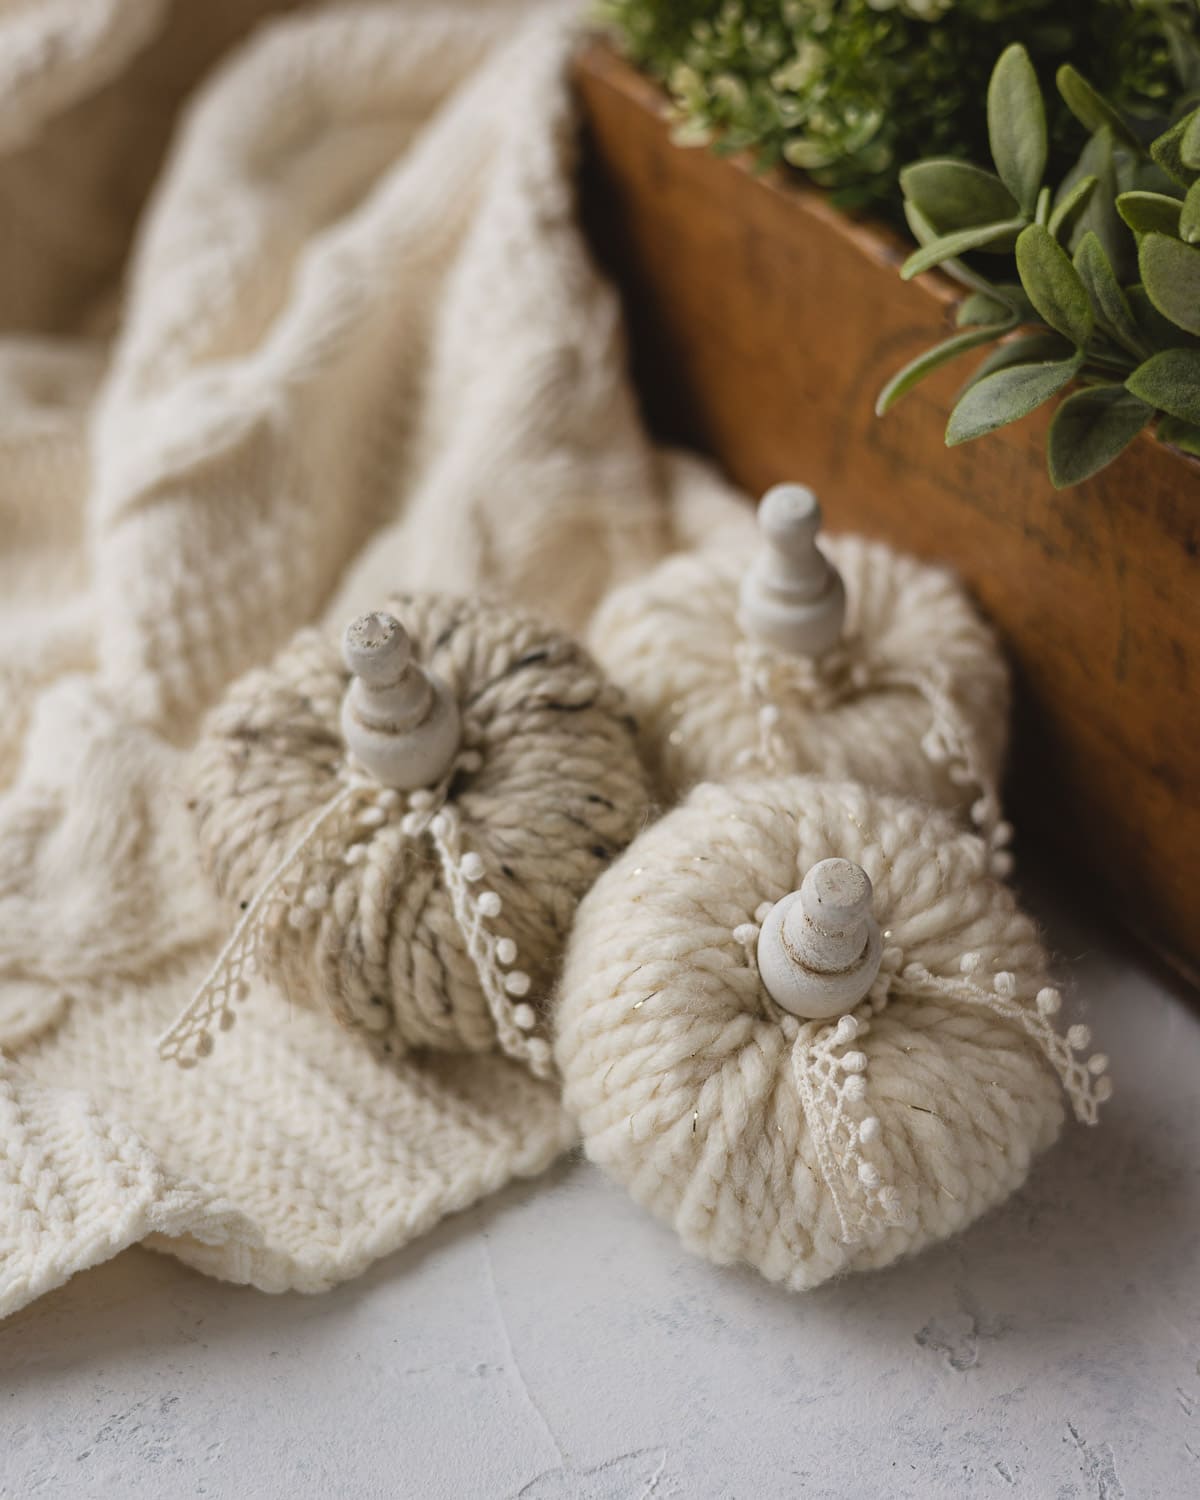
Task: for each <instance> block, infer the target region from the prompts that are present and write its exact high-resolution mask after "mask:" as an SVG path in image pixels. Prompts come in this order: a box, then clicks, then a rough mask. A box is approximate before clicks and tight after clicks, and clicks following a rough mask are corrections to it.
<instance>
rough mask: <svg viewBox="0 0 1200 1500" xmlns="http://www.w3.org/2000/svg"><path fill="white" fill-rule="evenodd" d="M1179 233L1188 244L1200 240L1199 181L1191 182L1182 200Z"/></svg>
mask: <svg viewBox="0 0 1200 1500" xmlns="http://www.w3.org/2000/svg"><path fill="white" fill-rule="evenodd" d="M1179 233H1180V235H1181V236H1182V238H1183V239H1184V240H1186V241H1187V243H1188V244H1189V245H1194V244H1195V243H1196V241H1197V240H1200V181H1197V182H1193V183H1192V185H1191V187H1190V188H1188V191H1187V197H1186V198H1185V199H1184V200H1183V209H1182V210H1181V212H1180V215H1179Z"/></svg>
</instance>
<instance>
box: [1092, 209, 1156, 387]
mask: <svg viewBox="0 0 1200 1500" xmlns="http://www.w3.org/2000/svg"><path fill="white" fill-rule="evenodd" d="M1075 270H1076V271H1077V272H1078V274H1079V279H1080V281H1082V282H1083V284H1084V287H1085V288H1086V289H1087V294H1088V296H1089V297H1090V298H1091V300H1092V307H1093V308H1094V309H1095V311H1096V316H1097V317H1098V318H1099V320H1100V322H1101V323H1102V324H1103V326H1104V327H1105V328H1106V329H1107V330H1108V331H1109V332H1110V333H1111V334H1112V335H1113V337H1114V338H1115V339H1116V340H1117V342H1118V343H1119V344H1121V345H1122V346H1123V347H1124V348H1126V349H1128V350H1129V352H1130V353H1131V354H1133V355H1136V356H1137V357H1138V358H1139V359H1140V358H1141V357H1142V355H1143V354H1144V352H1145V346H1144V342H1143V339H1142V336H1141V332H1140V330H1139V329H1138V326H1137V323H1136V322H1135V321H1134V316H1133V312H1132V310H1131V308H1130V306H1129V299H1128V297H1126V295H1125V293H1124V292H1123V291H1122V290H1121V284H1120V282H1119V281H1118V280H1117V277H1116V273H1115V272H1114V271H1113V268H1112V262H1111V261H1110V260H1109V258H1108V256H1107V255H1105V253H1104V246H1103V245H1102V244H1101V243H1100V240H1099V238H1098V237H1097V236H1096V235H1095V234H1092V233H1091V232H1090V231H1089V233H1087V234H1085V235H1084V237H1083V238H1082V239H1081V240H1080V242H1079V245H1078V248H1077V249H1076V251H1075Z"/></svg>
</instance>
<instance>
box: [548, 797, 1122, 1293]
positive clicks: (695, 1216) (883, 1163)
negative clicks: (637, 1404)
mask: <svg viewBox="0 0 1200 1500" xmlns="http://www.w3.org/2000/svg"><path fill="white" fill-rule="evenodd" d="M986 852H987V851H986V846H985V845H984V843H983V841H982V840H981V839H979V838H978V837H976V836H975V835H972V834H968V833H965V832H962V831H961V830H960V829H959V828H958V827H956V825H955V823H954V822H953V820H952V819H951V818H950V817H949V816H948V815H947V814H945V813H941V812H935V811H931V810H930V809H928V808H926V807H922V806H921V805H919V804H917V803H913V802H908V801H904V800H900V799H897V798H893V797H888V796H884V795H881V794H879V793H874V792H870V791H867V790H865V789H864V788H862V787H859V786H856V785H853V784H850V783H836V782H826V781H818V780H815V779H809V778H801V777H792V778H784V779H781V780H765V781H761V782H742V783H735V784H731V785H728V786H713V785H704V786H701V787H698V788H697V789H696V790H695V791H694V792H693V793H692V795H691V796H690V797H689V799H688V800H687V801H686V802H685V803H684V804H682V806H680V807H679V808H677V809H676V810H675V811H674V812H672V813H669V814H668V815H667V816H666V817H665V818H664V819H662V820H661V821H660V822H659V823H657V824H656V825H655V826H654V827H653V828H651V829H649V830H648V831H647V832H645V833H644V834H642V835H641V837H640V838H639V839H638V840H637V842H636V843H635V844H634V845H633V846H632V848H631V849H630V850H629V851H628V852H627V853H626V854H625V855H624V856H623V858H622V859H621V860H619V861H618V862H617V863H616V864H615V865H614V866H613V867H612V868H611V869H610V870H609V871H608V873H607V874H606V875H604V876H603V877H602V878H601V879H600V880H599V881H598V882H597V884H596V885H595V886H594V887H593V888H592V891H591V892H590V894H589V895H588V896H587V897H586V898H585V899H584V901H583V902H582V904H581V906H580V909H579V914H578V918H577V921H576V925H575V930H574V933H573V936H572V938H571V942H570V945H569V949H568V954H567V958H566V961H565V965H564V972H563V982H562V1000H561V1005H560V1009H559V1012H558V1019H557V1024H558V1040H557V1046H556V1056H557V1059H558V1062H559V1066H560V1069H561V1071H562V1074H563V1079H564V1085H565V1098H566V1102H567V1105H568V1107H569V1109H570V1110H571V1112H572V1113H573V1114H574V1115H575V1116H576V1117H577V1119H578V1120H579V1123H580V1126H581V1129H582V1132H583V1137H584V1142H585V1146H586V1149H587V1153H588V1155H589V1156H590V1157H591V1159H592V1160H593V1161H596V1162H598V1163H599V1164H600V1165H601V1166H602V1167H604V1168H605V1170H606V1171H608V1172H609V1173H611V1175H612V1176H614V1177H615V1178H616V1179H617V1180H618V1181H620V1182H622V1183H624V1184H625V1185H626V1186H627V1187H628V1189H629V1191H630V1192H631V1193H632V1195H633V1196H634V1198H635V1199H636V1200H637V1201H638V1202H639V1203H642V1204H644V1205H645V1206H646V1207H647V1208H650V1209H651V1210H653V1212H654V1213H656V1214H657V1215H658V1216H659V1217H661V1218H663V1219H665V1220H666V1221H667V1222H668V1223H670V1224H671V1225H673V1226H674V1228H675V1229H676V1230H677V1231H678V1233H679V1234H680V1236H681V1237H682V1239H683V1241H684V1243H685V1244H686V1245H687V1246H688V1247H689V1248H691V1249H692V1250H694V1251H696V1252H697V1253H699V1254H701V1255H704V1256H707V1257H708V1258H709V1259H711V1260H714V1261H716V1262H718V1263H719V1264H727V1263H731V1262H738V1261H744V1262H748V1263H749V1264H750V1265H752V1266H754V1267H756V1268H757V1269H758V1270H759V1271H761V1272H762V1273H763V1275H764V1276H767V1277H768V1278H770V1279H771V1280H773V1281H781V1282H784V1283H785V1284H786V1285H788V1286H789V1287H792V1288H794V1289H797V1290H800V1289H804V1288H808V1287H812V1286H816V1285H817V1284H818V1283H820V1282H822V1281H824V1280H826V1279H827V1278H828V1277H830V1276H834V1275H836V1274H838V1273H839V1272H842V1271H847V1270H855V1269H862V1268H865V1267H875V1266H883V1265H886V1264H887V1263H888V1262H890V1261H893V1260H895V1259H897V1258H898V1257H899V1256H902V1255H905V1254H907V1253H909V1252H912V1251H914V1250H917V1249H920V1248H921V1246H923V1245H927V1244H929V1243H930V1242H931V1241H934V1240H938V1239H941V1238H943V1237H944V1236H946V1235H949V1234H952V1233H954V1232H955V1231H956V1230H959V1229H961V1228H963V1227H964V1226H965V1225H967V1224H969V1223H970V1222H971V1221H972V1220H973V1219H975V1218H977V1217H978V1216H979V1215H980V1214H981V1213H983V1212H984V1211H985V1210H986V1209H988V1208H989V1207H991V1206H992V1205H994V1204H996V1203H999V1202H1000V1201H1001V1200H1002V1199H1003V1198H1004V1197H1006V1196H1007V1195H1008V1194H1009V1193H1011V1192H1012V1191H1013V1190H1014V1189H1015V1188H1016V1187H1018V1186H1019V1185H1020V1183H1021V1182H1022V1181H1023V1180H1024V1178H1025V1175H1026V1173H1027V1171H1028V1170H1029V1165H1030V1162H1031V1161H1032V1159H1033V1157H1034V1156H1035V1155H1036V1154H1037V1153H1038V1152H1039V1151H1042V1150H1044V1149H1045V1148H1046V1147H1047V1146H1048V1145H1050V1143H1051V1142H1052V1141H1053V1140H1054V1138H1055V1136H1056V1135H1057V1133H1058V1130H1059V1126H1060V1124H1061V1121H1062V1115H1063V1111H1062V1105H1061V1102H1060V1098H1061V1096H1060V1087H1059V1081H1058V1080H1056V1078H1055V1069H1058V1070H1059V1071H1060V1076H1061V1078H1062V1082H1063V1083H1065V1084H1066V1086H1067V1092H1068V1094H1069V1095H1070V1097H1071V1098H1072V1100H1073V1101H1074V1102H1075V1103H1076V1106H1077V1109H1078V1111H1079V1112H1080V1113H1081V1115H1083V1117H1085V1118H1089V1119H1092V1118H1094V1111H1095V1105H1096V1103H1097V1102H1098V1101H1099V1100H1100V1099H1103V1098H1105V1097H1107V1094H1108V1092H1109V1087H1108V1080H1107V1078H1106V1077H1105V1076H1104V1068H1105V1066H1106V1059H1104V1058H1103V1057H1098V1058H1092V1059H1088V1060H1086V1061H1084V1060H1082V1059H1080V1058H1077V1057H1076V1055H1075V1053H1076V1051H1077V1050H1078V1049H1079V1048H1082V1047H1085V1046H1086V1045H1087V1041H1088V1037H1087V1036H1086V1034H1084V1033H1083V1032H1082V1031H1081V1030H1080V1031H1076V1032H1074V1033H1069V1034H1068V1037H1069V1041H1064V1040H1063V1039H1062V1038H1060V1037H1058V1036H1057V1033H1055V1032H1054V1031H1053V1030H1052V1029H1051V1027H1050V1025H1049V1021H1048V1017H1049V1016H1050V1015H1052V1014H1053V1013H1054V1011H1055V1010H1056V1009H1057V1006H1058V1000H1059V997H1058V992H1057V991H1055V990H1053V989H1052V988H1050V987H1049V986H1048V985H1047V978H1046V955H1045V954H1044V952H1043V950H1042V948H1041V946H1040V944H1039V942H1038V938H1037V934H1036V932H1035V929H1034V926H1033V923H1032V922H1031V921H1030V920H1029V918H1028V917H1026V916H1025V915H1024V914H1023V913H1022V912H1021V911H1020V910H1019V909H1018V907H1017V905H1016V903H1015V901H1014V899H1013V896H1012V894H1011V892H1010V891H1009V890H1008V888H1007V887H1005V886H1003V885H1001V884H999V883H998V882H997V881H995V880H994V879H993V878H991V877H990V876H989V875H988V874H987V871H986V864H987V859H986ZM832 857H841V858H846V859H851V860H853V861H855V862H856V863H858V864H860V865H862V866H863V868H864V869H865V870H866V872H867V874H868V875H869V876H870V878H871V881H872V882H873V884H874V911H875V915H876V918H877V919H878V922H879V925H880V927H881V928H882V929H883V935H884V939H883V940H884V944H885V948H884V963H883V968H882V969H881V973H880V978H879V979H878V980H877V981H876V984H875V986H874V988H873V989H872V992H871V995H870V996H869V997H868V998H867V1000H866V1001H864V1003H863V1004H862V1005H861V1006H859V1007H858V1008H857V1009H856V1010H855V1011H854V1013H853V1014H852V1015H850V1016H847V1017H843V1018H841V1019H840V1020H836V1021H830V1022H828V1023H824V1022H821V1023H815V1022H804V1021H802V1020H800V1019H798V1018H797V1017H795V1016H792V1015H788V1014H785V1013H783V1012H781V1011H780V1010H779V1009H778V1008H777V1007H776V1006H775V1005H774V1004H773V1003H772V1002H771V1000H770V998H769V996H768V995H767V992H766V991H765V989H764V988H763V986H762V985H761V983H760V980H759V977H758V972H757V968H756V966H755V961H754V951H755V939H756V937H757V933H758V923H759V921H760V920H761V917H762V915H763V912H764V910H765V909H769V906H768V904H773V903H774V902H775V901H777V900H779V899H780V898H781V897H783V896H784V895H786V894H787V893H788V892H789V891H792V890H794V889H796V888H797V887H798V886H799V885H800V882H801V879H802V878H803V875H804V873H805V871H806V870H807V869H809V868H810V867H811V866H812V865H813V864H815V863H817V862H818V861H819V860H822V859H826V858H832Z"/></svg>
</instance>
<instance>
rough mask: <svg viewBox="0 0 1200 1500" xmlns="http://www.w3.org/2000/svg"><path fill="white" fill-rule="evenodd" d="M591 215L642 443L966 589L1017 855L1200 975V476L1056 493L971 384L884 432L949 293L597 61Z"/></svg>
mask: <svg viewBox="0 0 1200 1500" xmlns="http://www.w3.org/2000/svg"><path fill="white" fill-rule="evenodd" d="M576 82H577V88H578V92H579V96H580V99H581V101H582V105H583V110H584V117H585V121H586V140H585V152H584V167H583V177H582V182H583V211H584V218H585V223H586V224H587V226H588V229H589V233H590V235H591V238H592V242H593V245H594V247H595V250H596V253H597V254H598V256H599V258H600V259H601V261H602V262H604V263H605V264H606V266H607V267H608V268H609V269H610V270H611V271H612V272H613V274H614V275H615V276H616V278H617V280H618V281H619V283H620V284H621V286H622V290H623V293H624V295H625V299H626V303H627V310H628V314H629V323H630V330H631V341H632V356H633V363H634V369H635V374H636V377H637V380H638V384H639V389H640V391H641V394H642V399H643V402H644V406H645V410H646V414H647V417H648V420H649V421H650V423H651V425H652V426H653V427H654V428H655V429H656V430H657V431H658V432H659V433H660V434H661V435H663V436H664V437H668V438H672V439H676V440H680V441H685V442H688V443H691V444H693V445H694V446H697V447H699V448H702V449H704V450H706V451H707V452H709V453H711V454H713V455H714V456H715V457H716V458H717V459H719V460H720V462H721V463H722V464H723V465H724V467H725V468H726V469H727V470H728V472H729V473H730V474H731V475H732V476H733V478H734V479H735V480H736V481H737V482H738V483H739V484H741V485H743V486H745V487H746V488H747V489H748V490H749V491H750V492H751V493H755V494H757V493H760V492H761V491H762V490H764V489H765V488H767V487H768V486H769V485H771V484H774V483H776V482H778V481H780V480H784V479H797V480H802V481H803V482H805V483H807V484H811V485H812V486H813V487H814V488H815V489H816V490H817V492H818V494H819V495H820V496H821V499H822V503H823V505H824V507H825V512H826V517H827V521H828V524H829V525H830V527H831V529H835V530H856V531H862V532H865V533H867V534H869V535H872V536H878V537H882V538H884V539H886V540H888V541H890V542H892V543H894V544H896V545H897V546H899V547H902V548H904V549H906V550H908V551H911V552H914V553H917V554H919V555H921V556H925V557H929V558H934V559H939V560H944V561H947V562H950V563H951V564H953V565H954V566H955V567H956V568H957V569H958V570H959V572H960V573H961V574H962V576H963V577H964V578H965V579H966V580H967V582H968V583H969V584H970V586H971V588H972V590H973V591H974V593H975V595H976V597H977V599H978V600H979V601H980V603H981V604H982V606H983V608H984V609H985V611H986V612H987V614H988V615H989V616H990V618H991V619H992V620H993V621H994V622H995V624H996V625H997V627H998V628H999V630H1000V633H1001V635H1002V637H1003V639H1004V641H1005V644H1006V646H1007V648H1008V650H1009V652H1010V654H1011V657H1012V659H1013V662H1014V664H1015V668H1016V672H1017V680H1018V688H1019V710H1018V723H1017V737H1016V749H1015V764H1014V777H1013V800H1014V808H1015V812H1016V815H1017V818H1018V827H1019V832H1020V834H1021V837H1022V842H1023V843H1025V844H1028V842H1029V841H1030V840H1031V839H1041V840H1048V841H1049V842H1050V843H1051V844H1052V845H1053V846H1054V847H1055V848H1056V849H1057V850H1058V851H1059V853H1060V854H1061V856H1062V857H1063V859H1065V860H1067V861H1069V862H1070V866H1071V869H1070V872H1069V873H1070V876H1071V877H1072V878H1077V879H1079V880H1080V881H1088V880H1091V879H1096V880H1098V881H1099V882H1100V883H1101V885H1102V888H1103V890H1104V891H1105V892H1106V893H1107V895H1108V897H1109V899H1110V901H1111V903H1112V907H1113V910H1114V911H1115V912H1117V913H1118V914H1119V915H1121V917H1122V918H1123V919H1124V920H1126V921H1127V922H1128V923H1129V924H1130V925H1131V926H1133V927H1134V928H1135V929H1136V930H1138V931H1140V932H1141V933H1142V934H1143V935H1144V936H1146V937H1147V938H1148V939H1149V940H1150V941H1151V942H1152V943H1153V944H1154V945H1155V946H1156V947H1157V948H1159V950H1160V951H1162V952H1163V953H1164V954H1165V955H1166V956H1167V957H1168V958H1169V959H1170V960H1171V961H1172V962H1173V963H1174V964H1175V965H1176V966H1177V967H1179V968H1181V969H1182V970H1183V971H1184V972H1186V973H1189V974H1191V975H1192V976H1193V977H1194V976H1195V975H1196V974H1197V973H1198V972H1200V692H1198V688H1200V563H1198V557H1200V465H1197V464H1196V463H1195V462H1193V461H1192V460H1190V459H1187V458H1185V457H1184V456H1183V455H1181V454H1178V453H1176V452H1173V451H1171V450H1168V449H1166V448H1163V447H1162V446H1160V445H1159V444H1157V443H1155V442H1154V441H1153V440H1152V439H1151V438H1149V437H1146V436H1143V437H1142V438H1139V439H1138V440H1137V441H1136V442H1135V443H1134V444H1133V445H1132V447H1131V448H1130V449H1129V450H1127V452H1126V453H1125V454H1123V455H1122V457H1121V458H1120V459H1119V460H1118V461H1117V462H1116V463H1115V464H1114V465H1112V466H1111V467H1110V468H1109V469H1107V470H1105V471H1104V472H1103V473H1102V474H1100V475H1098V476H1096V477H1095V478H1094V479H1092V480H1090V481H1088V482H1087V483H1086V484H1083V485H1080V486H1078V487H1077V488H1075V489H1072V490H1067V491H1063V492H1057V491H1055V490H1054V489H1053V487H1052V486H1051V484H1050V481H1049V479H1048V478H1047V476H1046V466H1045V437H1046V427H1047V425H1048V420H1049V414H1048V413H1046V412H1040V413H1037V414H1035V416H1034V417H1032V418H1030V419H1029V420H1027V421H1025V422H1022V423H1020V424H1018V425H1016V426H1014V427H1009V428H1006V429H1004V430H1003V431H1001V432H998V433H996V434H994V435H992V436H991V437H989V438H985V439H983V440H981V441H979V442H976V443H971V444H968V445H966V446H964V447H961V448H957V449H949V450H948V449H947V448H946V447H945V446H944V443H943V433H944V430H945V425H946V419H947V417H948V415H949V410H950V407H951V406H952V405H953V401H954V396H955V392H956V390H957V389H958V387H959V386H960V384H961V382H962V380H963V379H964V378H965V376H966V374H967V372H968V371H969V369H970V368H971V358H970V357H968V359H967V360H966V361H964V362H962V363H960V364H959V365H956V366H953V367H951V368H950V369H947V370H943V371H941V372H940V373H939V374H938V375H937V376H935V377H934V378H932V379H931V380H929V381H928V382H926V383H925V384H924V385H923V386H921V387H919V388H918V389H917V390H916V391H915V392H914V393H913V394H911V395H910V396H909V397H908V398H907V399H906V400H905V401H904V402H902V403H901V404H900V405H899V406H898V407H897V408H895V409H894V411H893V412H891V413H890V414H889V415H888V416H887V417H886V418H883V419H879V418H877V417H876V416H875V415H874V402H875V398H876V395H877V393H878V391H879V389H880V388H881V386H882V385H883V384H884V382H885V381H886V380H887V378H888V377H889V376H890V375H891V374H892V373H893V372H894V371H895V370H896V369H897V368H898V367H899V366H900V365H901V364H903V363H904V362H905V361H906V360H907V359H909V358H910V357H911V356H912V355H913V354H915V353H916V352H918V351H919V350H920V349H922V348H924V347H926V346H928V345H929V344H930V343H932V342H933V341H934V340H935V339H936V338H937V337H938V336H939V335H940V334H941V333H942V331H943V326H944V325H945V326H948V325H949V323H950V309H951V306H952V304H953V302H954V301H955V300H956V292H955V289H954V288H953V286H952V285H951V284H950V283H949V282H948V281H946V280H945V279H944V278H943V277H941V276H940V275H931V276H926V277H922V278H919V279H918V280H917V281H916V282H913V283H910V284H905V283H903V282H901V281H900V279H899V277H898V275H897V268H898V266H899V264H900V262H901V260H902V259H903V257H904V255H905V254H906V253H907V247H906V246H904V245H903V244H902V242H901V241H900V240H899V239H898V238H897V237H895V236H893V235H891V234H890V233H889V232H887V231H884V230H880V229H879V228H878V227H877V226H872V225H865V224H859V223H854V222H852V221H850V220H849V219H847V218H846V217H845V216H844V215H842V214H841V213H840V212H839V211H838V210H836V209H835V208H833V207H832V206H831V205H830V203H829V202H828V200H827V199H826V197H825V196H824V195H823V194H822V193H820V192H819V191H817V190H815V189H811V188H806V187H805V186H803V185H798V184H796V183H795V182H794V181H793V180H784V179H783V178H781V177H779V176H774V175H767V176H761V175H758V176H756V175H755V174H754V173H753V172H751V171H750V170H749V169H748V168H747V167H746V166H745V165H744V164H742V163H739V162H734V161H730V160H728V159H721V158H718V157H716V156H714V155H713V154H712V153H711V152H708V151H704V150H695V149H684V148H680V147H677V146H675V145H673V144H672V143H671V140H670V132H669V127H668V124H667V122H666V120H665V117H664V116H665V109H664V102H663V99H662V96H661V95H660V93H659V92H658V90H657V89H656V88H655V87H654V85H653V84H651V83H649V82H648V81H647V80H645V79H643V78H642V77H640V76H639V75H638V74H637V73H636V72H634V71H633V70H632V69H631V68H629V67H628V66H627V65H626V64H625V63H623V62H622V61H621V60H620V59H618V58H617V57H615V56H614V55H613V54H612V53H611V52H610V51H608V50H607V49H606V48H605V47H604V46H603V45H600V44H592V45H590V46H588V47H587V48H586V49H585V50H584V51H583V52H582V53H581V55H580V57H579V59H578V62H577V67H576Z"/></svg>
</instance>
